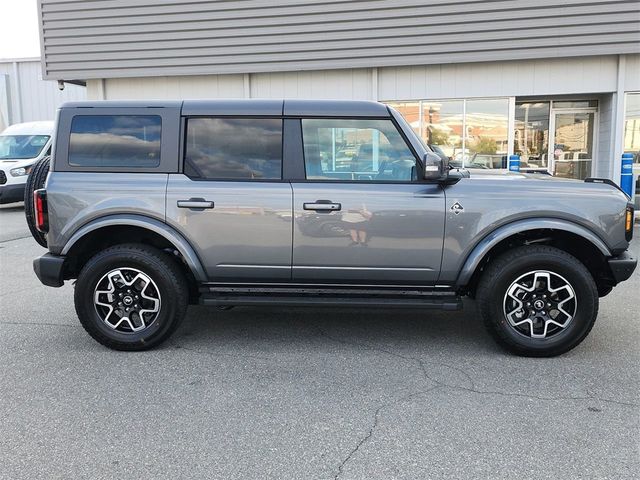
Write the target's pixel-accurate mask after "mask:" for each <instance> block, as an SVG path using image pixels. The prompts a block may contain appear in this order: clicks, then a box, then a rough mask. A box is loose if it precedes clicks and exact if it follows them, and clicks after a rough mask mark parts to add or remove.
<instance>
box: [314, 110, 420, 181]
mask: <svg viewBox="0 0 640 480" xmlns="http://www.w3.org/2000/svg"><path fill="white" fill-rule="evenodd" d="M302 137H303V142H304V158H305V169H306V174H307V178H308V179H314V180H349V181H351V180H359V181H371V180H376V181H410V180H412V179H414V178H415V174H416V169H415V166H416V159H415V156H414V155H413V153H412V152H411V150H409V147H408V146H407V144H406V143H405V141H404V139H403V138H402V137H401V136H400V134H399V133H398V130H397V129H396V127H395V125H394V124H393V123H392V122H391V121H390V120H342V119H303V120H302Z"/></svg>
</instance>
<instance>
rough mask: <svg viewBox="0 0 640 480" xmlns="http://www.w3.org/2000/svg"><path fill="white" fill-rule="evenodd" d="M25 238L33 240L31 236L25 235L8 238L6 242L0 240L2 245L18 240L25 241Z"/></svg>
mask: <svg viewBox="0 0 640 480" xmlns="http://www.w3.org/2000/svg"><path fill="white" fill-rule="evenodd" d="M25 238H31V235H25V236H24V237H13V238H6V239H4V240H0V243H7V242H14V241H16V240H24V239H25Z"/></svg>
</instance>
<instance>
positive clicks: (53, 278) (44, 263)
mask: <svg viewBox="0 0 640 480" xmlns="http://www.w3.org/2000/svg"><path fill="white" fill-rule="evenodd" d="M65 259H66V257H64V256H61V255H52V254H51V253H45V254H44V255H42V256H41V257H38V258H36V259H35V260H34V261H33V271H34V272H36V276H37V277H38V279H39V280H40V281H41V282H42V283H43V284H44V285H46V286H48V287H61V286H62V285H64V276H63V275H64V261H65Z"/></svg>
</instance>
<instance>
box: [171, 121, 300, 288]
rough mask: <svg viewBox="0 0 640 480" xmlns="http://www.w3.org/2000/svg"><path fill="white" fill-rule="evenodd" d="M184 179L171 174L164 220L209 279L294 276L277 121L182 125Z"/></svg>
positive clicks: (288, 199)
mask: <svg viewBox="0 0 640 480" xmlns="http://www.w3.org/2000/svg"><path fill="white" fill-rule="evenodd" d="M186 129H187V132H186V136H185V160H184V174H172V175H169V182H168V185H167V223H169V224H170V225H173V226H175V228H176V229H177V230H178V231H179V232H181V233H182V234H183V235H184V236H185V237H186V238H187V240H188V241H189V242H190V243H191V245H192V246H193V247H194V249H195V251H196V253H197V254H198V256H199V257H200V260H201V261H202V263H203V265H204V268H205V270H206V272H207V275H208V277H209V280H210V281H212V282H214V281H215V282H234V281H241V282H248V281H265V282H268V281H280V282H281V281H289V280H290V279H291V236H292V211H291V200H292V191H291V185H290V184H289V183H288V182H284V181H282V119H279V118H231V117H218V118H216V117H196V118H189V119H187V121H186Z"/></svg>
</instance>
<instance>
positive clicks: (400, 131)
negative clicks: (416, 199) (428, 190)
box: [295, 115, 438, 185]
mask: <svg viewBox="0 0 640 480" xmlns="http://www.w3.org/2000/svg"><path fill="white" fill-rule="evenodd" d="M296 119H297V120H298V127H299V129H300V137H299V138H300V149H301V155H302V175H303V178H301V179H295V181H296V182H303V183H332V184H333V183H337V184H349V185H360V184H380V185H385V184H391V185H414V184H418V183H426V184H433V183H438V182H437V181H431V180H425V179H424V173H423V172H424V167H423V165H422V159H421V158H420V156H419V155H418V153H417V152H416V149H415V146H414V145H413V144H412V143H411V141H409V138H408V137H407V135H406V132H405V131H404V129H403V128H402V127H401V126H400V125H399V124H398V122H397V121H396V119H395V118H394V117H393V115H389V116H388V117H387V116H384V117H378V116H376V117H371V116H330V117H328V116H312V115H305V116H303V117H296ZM307 119H308V120H386V121H389V122H391V124H392V125H393V127H394V128H395V129H396V131H397V132H398V134H399V135H400V138H402V140H403V141H404V143H405V145H406V146H407V148H408V149H409V151H410V152H411V154H412V155H413V158H414V159H415V161H416V177H417V178H416V179H415V180H409V181H407V180H353V179H347V180H344V179H335V180H326V179H317V178H307V163H306V158H305V154H304V134H303V129H302V120H307Z"/></svg>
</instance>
